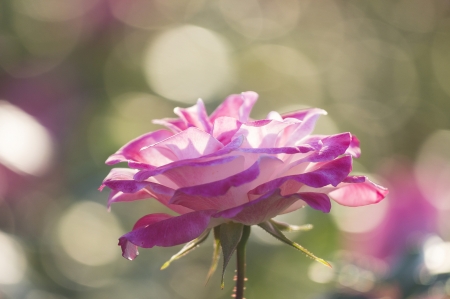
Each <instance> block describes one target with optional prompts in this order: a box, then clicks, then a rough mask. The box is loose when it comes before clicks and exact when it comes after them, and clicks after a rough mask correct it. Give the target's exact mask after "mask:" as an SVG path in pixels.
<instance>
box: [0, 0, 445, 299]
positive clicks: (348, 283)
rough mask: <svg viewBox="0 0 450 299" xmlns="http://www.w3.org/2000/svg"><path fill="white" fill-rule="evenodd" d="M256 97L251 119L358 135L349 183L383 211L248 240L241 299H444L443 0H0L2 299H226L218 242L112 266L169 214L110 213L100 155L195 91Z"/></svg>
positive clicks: (140, 207) (133, 209)
mask: <svg viewBox="0 0 450 299" xmlns="http://www.w3.org/2000/svg"><path fill="white" fill-rule="evenodd" d="M247 90H253V91H256V92H258V93H259V95H260V100H259V101H258V103H257V104H256V106H255V108H254V111H253V113H252V117H254V118H263V117H265V116H266V115H267V113H268V112H269V111H270V110H277V111H281V112H286V111H290V110H294V109H297V108H303V107H308V106H313V107H320V108H323V109H325V110H327V111H328V115H327V116H324V117H322V119H321V120H320V121H319V123H318V126H317V130H316V132H317V133H325V134H331V133H337V132H344V131H351V132H352V133H354V134H356V135H357V136H358V137H359V139H360V140H361V144H362V156H361V158H360V159H358V161H357V162H355V166H354V170H355V172H357V173H365V174H368V175H369V176H371V177H372V178H373V179H374V180H375V181H377V182H379V183H381V184H383V185H385V186H388V187H389V188H390V190H391V193H390V195H389V197H388V198H387V199H386V200H385V201H383V202H382V203H380V204H378V205H374V206H368V207H361V208H342V207H338V206H334V207H333V209H332V212H331V213H330V215H326V214H322V213H321V212H317V211H313V210H312V209H309V208H306V209H302V210H301V211H297V212H295V213H292V214H289V215H287V216H283V217H281V220H284V221H289V222H291V223H293V224H305V223H311V224H313V225H314V229H313V230H312V231H308V232H303V233H296V234H295V233H293V234H291V235H290V236H291V237H292V238H293V239H294V240H295V241H297V242H299V243H300V244H302V245H303V246H305V247H306V248H308V249H310V250H311V251H312V252H314V253H315V254H316V255H318V256H320V257H322V258H325V259H327V260H329V261H330V262H331V263H332V264H333V266H334V267H333V269H332V270H330V269H327V268H325V267H323V266H322V265H320V264H318V263H314V262H313V261H311V260H310V259H308V258H306V257H305V256H304V255H303V254H300V253H299V252H297V251H295V250H294V249H292V248H289V247H287V246H280V244H279V243H278V242H277V241H276V240H272V239H270V238H269V237H268V235H266V234H265V233H263V232H262V231H261V230H259V229H258V228H255V229H253V234H252V236H251V239H250V243H249V249H248V250H249V253H248V277H249V281H248V287H247V293H246V297H247V298H250V299H251V298H260V299H264V298H271V299H272V298H448V297H450V280H449V277H450V276H449V272H450V220H449V219H450V188H449V184H450V130H449V129H450V117H449V114H450V1H447V0H427V1H423V0H400V1H397V0H395V1H394V0H370V1H351V0H348V1H338V0H335V1H332V0H327V1H325V0H324V1H314V0H277V1H270V0H245V1H242V0H210V1H208V0H173V1H167V0H166V1H164V0H127V1H121V0H65V1H63V0H3V1H1V2H0V100H1V101H0V298H2V299H4V298H8V299H16V298H24V299H72V298H74V299H75V298H76V299H78V298H83V299H84V298H86V299H103V298H104V299H115V298H120V299H123V298H158V299H169V298H170V299H171V298H185V299H190V298H196V299H199V298H205V299H210V298H230V294H231V291H232V288H233V285H234V283H233V280H232V278H233V270H234V269H233V266H230V267H229V269H228V270H227V272H226V277H225V278H226V280H225V282H226V283H225V290H223V291H221V290H220V275H219V274H218V273H216V275H215V276H214V277H213V278H212V279H211V280H210V281H209V283H208V284H207V285H205V277H206V274H207V272H208V268H209V263H210V258H211V256H212V242H206V243H205V245H203V246H201V247H200V248H199V249H197V250H195V251H194V252H193V253H191V254H190V255H189V256H188V257H186V258H183V259H181V260H179V261H177V262H175V263H173V264H172V265H171V266H170V267H169V268H168V269H166V270H164V271H160V270H159V268H160V266H161V265H162V264H163V263H164V261H166V260H167V259H169V258H170V257H171V255H173V254H175V253H176V252H177V251H178V250H179V248H154V249H151V250H141V255H140V256H139V257H138V258H137V259H136V260H135V261H133V262H130V261H127V260H125V259H123V258H122V257H121V252H120V248H119V247H118V246H117V238H118V237H119V236H120V235H121V234H123V233H124V232H126V231H128V230H130V228H131V227H132V225H133V224H134V221H135V220H136V219H138V218H139V217H141V216H142V215H144V214H147V213H150V212H157V211H159V212H161V211H164V209H163V208H162V207H161V206H160V205H158V204H157V203H155V202H153V201H151V200H146V201H140V202H134V203H126V204H121V203H118V204H115V205H114V206H113V207H112V210H111V212H109V213H108V211H107V209H106V199H107V192H103V193H100V192H98V191H97V188H98V187H99V185H100V184H101V181H102V179H103V178H104V177H105V175H106V174H107V173H108V172H109V167H107V166H106V165H104V161H105V159H106V158H107V157H108V156H109V155H110V154H112V153H113V152H114V151H115V150H117V149H118V148H119V147H120V146H121V145H123V144H124V143H125V142H127V141H128V140H130V139H132V138H135V137H137V136H138V135H140V134H143V133H145V132H147V131H150V130H154V129H157V128H158V127H157V126H156V125H154V124H152V123H151V120H152V119H154V118H163V117H171V116H173V111H172V110H173V108H174V107H176V106H182V107H187V106H189V105H192V104H193V103H195V101H196V100H197V98H199V97H200V98H202V99H203V100H204V101H205V102H206V105H207V108H208V110H209V112H211V111H212V110H213V109H214V108H215V107H216V106H217V105H218V103H220V102H221V101H222V100H223V98H224V97H225V96H226V95H228V94H231V93H239V92H242V91H247Z"/></svg>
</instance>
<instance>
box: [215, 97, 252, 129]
mask: <svg viewBox="0 0 450 299" xmlns="http://www.w3.org/2000/svg"><path fill="white" fill-rule="evenodd" d="M257 99H258V94H257V93H255V92H252V91H247V92H243V93H241V94H233V95H230V96H228V97H227V98H226V99H225V101H224V102H223V103H222V104H220V106H219V107H217V109H216V110H214V112H213V113H212V114H211V116H210V120H211V122H214V121H215V120H216V119H217V118H218V117H221V116H230V117H234V118H236V119H238V120H239V121H241V122H247V121H248V119H249V116H250V112H251V111H252V108H253V105H254V104H255V102H256V100H257Z"/></svg>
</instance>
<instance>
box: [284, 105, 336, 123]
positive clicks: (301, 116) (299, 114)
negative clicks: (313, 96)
mask: <svg viewBox="0 0 450 299" xmlns="http://www.w3.org/2000/svg"><path fill="white" fill-rule="evenodd" d="M315 115H327V112H326V111H325V110H322V109H319V108H309V109H303V110H297V111H292V112H288V113H284V114H282V115H281V116H282V117H283V119H286V118H296V119H298V120H301V121H304V120H305V119H307V118H310V117H311V116H315Z"/></svg>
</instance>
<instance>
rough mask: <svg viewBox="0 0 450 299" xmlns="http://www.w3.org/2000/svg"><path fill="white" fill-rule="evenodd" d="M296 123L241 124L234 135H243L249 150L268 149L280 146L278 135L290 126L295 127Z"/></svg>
mask: <svg viewBox="0 0 450 299" xmlns="http://www.w3.org/2000/svg"><path fill="white" fill-rule="evenodd" d="M297 125H298V123H293V122H289V121H283V122H280V121H277V120H260V121H254V122H248V123H245V124H242V125H241V126H240V128H239V130H237V131H236V135H243V136H245V137H246V138H247V144H248V145H247V146H246V147H250V148H260V147H264V148H268V147H277V146H280V145H279V142H278V139H279V135H280V134H281V133H282V132H283V130H285V129H286V128H287V127H290V126H297Z"/></svg>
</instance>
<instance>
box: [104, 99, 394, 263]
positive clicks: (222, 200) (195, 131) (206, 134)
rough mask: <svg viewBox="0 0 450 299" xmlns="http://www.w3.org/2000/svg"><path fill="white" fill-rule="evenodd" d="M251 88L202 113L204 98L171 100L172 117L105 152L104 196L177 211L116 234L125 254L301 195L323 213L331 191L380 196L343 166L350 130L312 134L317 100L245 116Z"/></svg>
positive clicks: (356, 199) (248, 217)
mask: <svg viewBox="0 0 450 299" xmlns="http://www.w3.org/2000/svg"><path fill="white" fill-rule="evenodd" d="M257 97H258V95H257V94H256V93H254V92H244V93H242V94H240V95H230V96H229V97H228V98H226V99H225V101H224V102H223V103H222V104H221V105H220V106H219V107H218V108H217V109H216V110H215V111H214V112H213V113H212V114H211V115H210V116H208V114H207V112H206V110H205V106H204V104H203V102H202V101H201V100H199V101H198V102H197V105H194V106H192V107H190V108H175V113H176V114H177V115H178V117H179V118H176V119H161V120H156V121H154V122H155V123H157V124H162V125H164V126H166V127H167V128H169V129H170V130H159V131H155V132H150V133H147V134H145V135H142V136H140V137H138V138H136V139H135V140H132V141H131V142H129V143H128V144H126V145H125V146H123V147H122V148H121V149H119V150H118V151H117V152H116V153H115V154H113V155H112V156H111V157H109V159H108V160H107V161H106V163H107V164H108V165H112V164H116V163H119V162H127V163H128V166H129V168H114V169H112V170H111V172H110V173H109V175H108V176H107V177H106V179H105V180H104V181H103V185H102V186H101V187H100V189H102V188H103V187H104V186H107V187H109V188H111V189H112V191H111V194H110V197H109V200H108V205H110V204H112V203H114V202H120V201H133V200H140V199H147V198H155V199H156V200H158V201H159V202H160V203H162V204H163V205H165V206H167V207H168V208H170V209H171V210H173V211H174V212H176V213H177V214H179V216H171V215H168V214H148V215H145V216H144V217H142V218H141V219H139V220H138V221H137V222H136V224H135V226H134V228H133V230H132V231H131V232H129V233H127V234H125V235H123V236H122V237H121V238H120V241H119V244H120V245H121V247H122V251H123V256H124V257H126V258H128V259H130V260H131V259H134V258H135V257H136V255H137V254H138V252H137V247H143V248H151V247H153V246H163V247H167V246H174V245H178V244H182V243H186V242H189V241H191V240H194V239H196V238H198V237H199V236H201V235H202V234H203V233H204V232H205V231H208V230H210V229H211V228H214V227H217V226H219V225H221V224H223V223H230V222H233V223H240V224H243V225H245V226H250V225H255V224H259V225H262V224H264V223H266V222H268V221H270V219H271V218H273V217H275V216H277V215H280V214H284V213H289V212H292V211H294V210H297V209H299V208H300V207H302V206H304V205H309V206H310V207H312V208H313V209H316V210H321V211H323V212H325V213H328V212H329V211H330V209H331V203H330V197H331V198H332V199H333V200H334V201H336V202H337V203H339V204H341V205H345V206H350V207H356V206H362V205H368V204H373V203H377V202H379V201H380V200H382V199H383V198H384V197H385V195H386V194H387V192H388V191H387V189H385V188H383V187H381V186H378V185H376V184H374V183H372V182H371V181H369V180H368V179H367V178H366V177H364V176H350V175H349V174H350V172H351V170H352V157H358V156H359V154H360V149H359V141H358V139H357V138H356V137H355V136H353V135H352V134H350V133H341V134H337V135H330V136H326V135H310V134H311V132H312V131H313V128H314V125H315V122H316V120H317V118H318V117H319V116H320V115H322V114H326V112H325V111H324V110H321V109H306V110H301V111H296V112H291V113H287V114H284V115H280V114H278V113H277V112H271V113H269V115H268V117H267V118H266V119H262V120H252V119H250V118H249V115H250V111H251V109H252V107H253V105H254V103H255V102H256V100H257Z"/></svg>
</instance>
